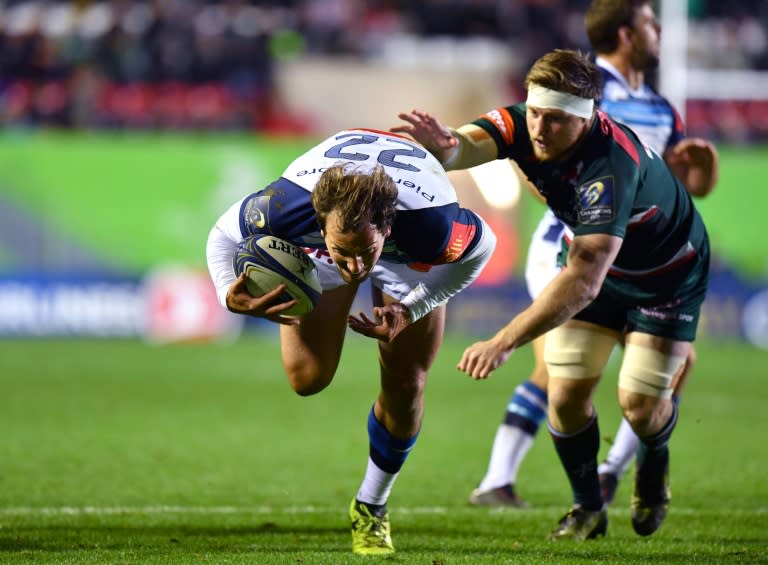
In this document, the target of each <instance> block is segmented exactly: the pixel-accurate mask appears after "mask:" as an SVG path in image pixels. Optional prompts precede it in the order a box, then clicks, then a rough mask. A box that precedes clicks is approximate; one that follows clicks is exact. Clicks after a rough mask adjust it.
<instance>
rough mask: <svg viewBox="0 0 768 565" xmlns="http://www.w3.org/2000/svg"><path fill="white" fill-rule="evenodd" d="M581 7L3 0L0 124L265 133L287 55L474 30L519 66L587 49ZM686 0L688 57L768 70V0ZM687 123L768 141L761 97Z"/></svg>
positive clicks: (375, 0)
mask: <svg viewBox="0 0 768 565" xmlns="http://www.w3.org/2000/svg"><path fill="white" fill-rule="evenodd" d="M588 4H589V2H588V0H569V1H568V2H564V1H561V0H518V1H516V2H509V1H507V0H256V1H245V0H219V1H216V0H110V1H86V0H81V1H77V2H63V1H43V0H10V1H2V0H0V124H2V125H3V126H4V127H6V128H8V127H37V126H53V127H76V128H114V129H132V128H141V129H218V130H252V131H253V130H255V131H264V130H271V129H275V128H280V127H284V126H285V122H284V120H283V121H281V118H279V117H278V114H279V112H275V111H273V108H274V106H275V103H276V101H275V100H274V89H273V84H274V83H273V81H274V72H275V68H276V65H280V64H281V62H282V61H284V60H286V59H287V58H290V57H297V56H344V57H359V58H364V59H371V60H373V59H375V58H376V57H377V55H379V53H380V52H381V50H382V46H383V45H385V43H386V42H387V41H389V40H391V39H392V38H398V37H400V38H402V37H409V38H413V37H416V38H430V37H433V38H434V37H450V38H454V39H455V40H456V41H462V40H463V39H467V38H472V37H478V36H482V37H486V38H491V39H493V40H495V41H498V42H500V43H502V44H504V45H506V46H508V48H509V49H510V53H514V54H515V56H516V57H518V58H519V59H521V64H520V67H521V68H525V67H527V65H528V63H530V62H531V61H532V60H533V59H535V58H536V57H537V56H538V55H540V54H541V53H543V52H545V51H547V50H550V49H552V48H555V47H561V46H566V47H575V48H581V49H584V50H586V49H588V44H587V41H586V37H585V35H584V31H583V13H584V10H585V8H586V6H587V5H588ZM689 5H690V6H691V8H690V10H691V16H692V18H693V19H692V22H694V25H695V26H697V27H695V30H694V31H692V32H691V38H692V39H691V41H690V42H689V43H690V45H689V53H690V56H691V57H692V58H695V60H694V61H693V62H694V63H695V64H696V66H698V67H707V66H712V67H713V68H714V67H717V68H721V67H722V68H744V69H752V70H765V71H767V72H768V3H766V2H764V1H761V0H731V1H730V2H728V3H726V4H724V3H722V2H717V1H715V0H697V1H693V2H689ZM702 30H703V31H702ZM702 33H704V34H705V35H702ZM515 78H519V77H515ZM764 98H768V96H765V97H764ZM687 120H688V122H689V129H691V130H694V131H695V132H696V133H700V134H702V135H706V136H711V137H713V138H715V139H726V140H736V141H752V140H754V139H761V140H765V139H768V102H767V101H766V100H765V99H763V100H744V101H731V102H723V101H712V100H692V101H689V104H688V106H687ZM700 130H701V131H700Z"/></svg>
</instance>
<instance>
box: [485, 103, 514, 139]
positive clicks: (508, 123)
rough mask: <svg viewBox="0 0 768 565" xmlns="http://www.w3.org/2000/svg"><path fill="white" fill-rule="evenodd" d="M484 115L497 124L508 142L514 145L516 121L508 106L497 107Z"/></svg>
mask: <svg viewBox="0 0 768 565" xmlns="http://www.w3.org/2000/svg"><path fill="white" fill-rule="evenodd" d="M482 117H483V118H485V119H486V120H488V121H489V122H491V123H492V124H493V125H494V126H496V129H497V130H498V132H499V134H500V135H501V138H502V139H503V140H504V142H505V143H506V144H508V145H512V142H513V141H514V137H515V121H514V120H513V119H512V114H510V113H509V111H508V110H507V109H506V108H496V109H495V110H491V111H490V112H488V113H486V114H483V115H482Z"/></svg>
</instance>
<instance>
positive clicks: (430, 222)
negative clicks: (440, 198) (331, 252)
mask: <svg viewBox="0 0 768 565" xmlns="http://www.w3.org/2000/svg"><path fill="white" fill-rule="evenodd" d="M464 226H474V228H475V237H474V239H473V241H471V242H469V243H468V244H466V250H465V253H467V252H469V251H471V250H472V249H474V247H475V245H477V242H478V241H480V238H481V236H482V229H483V227H482V220H481V219H480V218H479V217H478V216H477V214H475V213H474V212H472V211H471V210H467V209H466V208H462V207H460V206H459V204H458V202H451V203H449V204H445V205H443V206H430V207H425V208H419V209H415V210H400V209H398V210H397V213H396V215H395V221H394V224H393V225H392V233H391V234H390V236H389V237H388V238H387V240H386V242H385V245H384V250H383V252H382V259H384V260H386V261H391V262H393V263H413V262H418V263H425V264H440V263H442V262H443V261H441V259H442V258H443V256H444V252H445V250H446V249H447V248H448V247H450V246H451V245H453V244H455V242H454V241H453V240H452V236H454V232H455V231H456V232H458V233H463V231H466V230H462V229H461V228H462V227H464ZM240 233H241V234H242V236H243V237H247V236H249V235H256V234H261V233H265V234H270V235H274V236H276V237H280V238H282V239H286V240H288V241H292V242H293V243H295V244H297V245H299V246H301V247H313V248H319V249H325V242H324V240H323V238H322V236H321V234H320V228H319V227H318V225H317V216H316V214H315V210H314V208H313V207H312V201H311V192H310V191H309V190H307V189H305V188H303V187H302V186H299V185H298V184H296V183H294V182H291V181H289V180H287V179H285V178H282V177H281V178H279V179H277V180H276V181H275V182H273V183H272V184H270V185H269V186H268V187H266V188H265V189H263V190H261V191H259V192H256V193H254V194H252V195H250V196H249V197H248V198H246V199H245V200H244V201H243V204H242V206H241V208H240Z"/></svg>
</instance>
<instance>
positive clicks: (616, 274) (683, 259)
mask: <svg viewBox="0 0 768 565" xmlns="http://www.w3.org/2000/svg"><path fill="white" fill-rule="evenodd" d="M563 241H564V242H565V247H566V248H567V249H569V250H570V248H571V242H572V241H573V239H572V238H570V237H568V236H567V235H563ZM696 254H697V253H696V250H695V249H691V250H690V251H688V252H687V253H686V254H685V255H681V256H680V257H678V258H677V259H676V260H674V261H672V262H671V263H669V264H667V265H664V266H663V267H659V268H658V269H655V270H649V271H646V272H644V273H642V274H636V275H630V274H627V273H624V272H622V271H618V270H616V269H613V268H609V269H608V274H609V275H612V276H614V277H617V278H620V279H640V278H649V277H655V276H656V275H660V274H662V273H667V272H669V271H671V270H672V269H675V268H677V267H679V266H680V265H682V264H683V263H687V262H688V261H690V260H691V259H693V258H694V257H695V256H696ZM563 268H565V267H563Z"/></svg>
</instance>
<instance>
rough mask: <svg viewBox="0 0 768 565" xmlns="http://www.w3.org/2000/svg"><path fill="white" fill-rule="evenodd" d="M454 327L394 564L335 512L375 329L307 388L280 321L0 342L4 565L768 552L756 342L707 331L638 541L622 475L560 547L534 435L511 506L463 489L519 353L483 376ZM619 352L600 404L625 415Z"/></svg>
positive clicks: (551, 476) (668, 559) (350, 459)
mask: <svg viewBox="0 0 768 565" xmlns="http://www.w3.org/2000/svg"><path fill="white" fill-rule="evenodd" d="M469 343H470V339H469V338H466V339H465V338H460V337H457V336H452V337H450V338H449V339H448V340H447V342H446V344H445V345H444V347H443V349H442V351H441V353H440V355H439V357H438V361H437V363H436V365H435V367H434V368H433V370H432V374H431V376H430V382H429V383H428V387H427V395H426V396H427V402H426V416H425V421H424V426H423V429H422V433H421V437H420V438H419V442H418V444H417V447H416V449H415V450H414V451H413V453H412V455H411V456H410V458H409V460H408V462H407V463H406V465H405V467H404V468H403V472H402V473H401V475H400V477H399V478H398V481H397V484H396V485H395V488H394V490H393V494H392V497H391V498H390V511H391V517H392V525H393V540H394V542H395V546H396V548H397V553H396V554H395V555H394V556H391V557H387V558H358V557H356V556H353V555H352V554H351V552H350V549H349V548H350V537H349V529H348V528H349V525H348V520H347V515H346V510H347V506H348V504H349V501H350V499H351V498H352V496H353V495H354V494H355V492H356V490H357V488H358V486H359V483H360V480H361V479H362V476H363V472H364V469H365V464H366V455H367V434H366V430H365V421H366V417H367V413H368V411H369V409H370V406H371V403H372V402H373V399H374V397H375V395H376V392H377V390H378V371H377V364H376V360H375V359H376V357H375V343H373V342H372V341H371V340H367V339H364V338H360V337H358V336H353V335H351V336H349V338H348V343H347V348H346V350H345V353H344V358H343V359H342V364H341V368H340V370H339V372H338V374H337V377H336V379H335V380H334V382H333V384H332V385H331V386H330V387H329V388H328V389H327V390H326V391H324V392H323V393H321V394H319V395H316V396H313V397H308V398H300V397H298V396H296V395H295V394H293V393H292V392H291V391H290V389H289V387H288V385H287V383H286V381H285V378H284V377H283V375H282V371H281V368H280V363H279V351H278V345H277V341H276V339H275V337H274V336H272V335H266V336H259V335H249V336H246V337H244V338H243V339H241V340H239V341H237V342H235V343H232V344H226V345H225V344H197V345H177V346H150V345H146V344H143V343H141V342H137V341H129V340H127V341H110V340H104V341H87V340H71V341H53V340H40V341H21V340H16V341H2V342H0V427H1V428H2V430H3V431H4V433H3V435H2V439H0V562H2V563H137V564H138V563H141V564H144V563H200V562H207V563H238V564H239V563H259V564H261V563H294V564H315V563H317V564H325V563H334V564H336V563H363V562H368V563H370V562H371V561H376V562H378V561H385V562H388V563H402V564H412V563H426V564H432V565H453V564H484V563H493V564H495V563H544V562H547V563H586V562H590V563H591V562H601V563H617V562H621V563H680V564H682V563H723V562H729V563H768V534H766V530H765V519H766V515H767V514H768V480H767V479H766V476H767V475H766V467H767V466H768V454H766V451H765V448H764V441H763V439H762V438H763V437H764V436H765V435H766V433H768V420H766V419H765V417H764V416H761V414H762V410H763V409H764V406H763V404H764V399H765V398H766V396H768V380H766V378H765V362H766V359H768V354H766V352H765V351H759V350H756V349H754V348H750V347H747V346H743V345H735V344H727V343H726V344H721V343H717V344H715V343H712V342H707V343H705V342H702V343H699V344H698V352H699V363H698V365H697V367H696V370H695V373H694V375H693V377H692V380H691V382H690V384H689V387H688V389H687V391H686V394H685V396H684V399H683V402H682V404H681V421H680V423H679V425H678V428H677V430H676V431H675V435H674V436H673V439H672V466H671V476H672V491H673V498H672V505H671V509H670V513H669V516H668V518H667V520H666V522H665V523H664V525H663V526H662V528H661V529H660V530H659V531H658V532H657V533H656V534H654V535H653V536H651V537H650V538H640V537H638V536H636V535H635V534H634V533H633V532H632V529H631V526H630V524H629V511H628V503H629V496H630V490H631V484H630V483H631V480H629V477H627V479H626V480H625V481H623V482H622V484H621V485H620V489H619V493H618V496H617V501H616V502H615V503H614V505H613V506H612V507H611V508H610V510H609V520H610V524H609V529H608V536H607V537H606V538H605V539H602V540H598V541H596V542H588V543H583V544H569V543H566V544H552V543H549V542H547V541H546V534H547V533H548V532H549V531H550V530H551V529H552V527H553V526H554V525H555V523H556V522H557V520H558V519H559V517H560V516H561V514H562V513H563V512H564V511H565V510H566V509H567V507H568V506H569V503H570V495H569V489H568V486H567V483H566V480H565V477H564V475H563V472H562V470H561V468H560V466H559V463H558V461H557V458H556V455H555V453H554V449H553V447H552V445H551V441H550V439H549V438H548V437H547V434H546V430H542V431H541V432H540V434H539V439H538V440H537V441H536V442H535V443H534V447H533V449H532V450H531V452H530V454H529V456H528V458H527V459H526V460H525V462H524V463H523V466H522V469H521V471H520V476H519V491H520V493H521V494H522V496H524V497H525V498H526V499H527V500H529V501H530V502H531V503H532V504H533V508H532V509H530V510H525V511H515V510H504V511H498V510H489V509H483V508H473V507H470V506H468V505H467V504H466V498H467V495H468V493H469V491H470V490H471V489H472V488H473V487H474V486H476V483H477V481H478V480H479V479H480V478H481V476H482V474H483V473H484V471H485V467H486V463H487V457H488V453H489V450H490V445H491V442H492V439H493V434H494V432H495V429H496V426H497V425H498V423H499V421H500V418H501V415H502V413H503V410H504V405H505V403H506V401H507V399H508V397H509V395H510V393H511V392H512V390H513V388H514V386H515V385H516V384H518V383H519V382H520V381H521V380H523V379H524V378H525V376H527V373H528V371H529V370H530V367H531V365H532V360H531V353H530V351H529V350H527V349H524V350H521V351H519V352H517V353H516V354H515V355H514V356H513V357H512V359H511V360H510V361H509V363H508V364H507V365H505V366H504V368H502V369H501V370H499V371H497V373H496V374H495V375H494V376H493V378H492V379H490V380H488V381H485V382H474V381H471V380H470V379H469V378H467V377H466V376H463V375H462V374H461V373H459V372H457V371H456V370H455V368H454V367H455V363H456V361H457V360H458V358H459V356H460V354H461V351H462V350H463V348H464V347H466V345H468V344H469ZM615 374H616V360H615V359H614V360H613V361H612V362H611V365H610V367H609V369H608V371H607V373H606V377H605V379H604V382H603V383H602V384H601V386H600V389H599V393H598V397H597V399H596V405H597V407H598V411H599V414H600V422H601V431H602V434H603V436H604V437H605V438H606V441H605V442H604V446H603V451H602V452H601V455H604V453H605V451H606V450H607V448H608V441H609V438H610V436H611V435H612V434H613V433H614V431H615V428H616V425H617V423H618V420H619V410H618V406H617V404H616V400H615V381H616V377H615Z"/></svg>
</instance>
